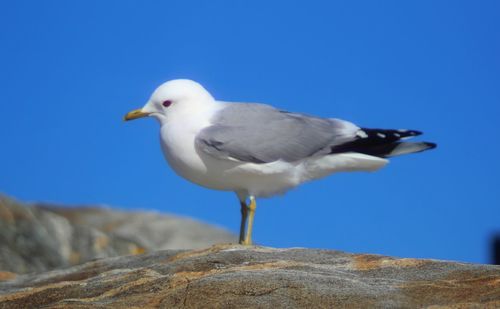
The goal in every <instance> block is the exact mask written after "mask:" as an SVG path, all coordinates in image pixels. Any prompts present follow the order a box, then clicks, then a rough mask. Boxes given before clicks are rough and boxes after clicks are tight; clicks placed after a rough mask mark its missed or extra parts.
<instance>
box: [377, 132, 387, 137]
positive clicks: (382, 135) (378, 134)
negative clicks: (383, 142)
mask: <svg viewBox="0 0 500 309" xmlns="http://www.w3.org/2000/svg"><path fill="white" fill-rule="evenodd" d="M377 136H378V137H380V138H385V134H384V133H380V132H379V133H377Z"/></svg>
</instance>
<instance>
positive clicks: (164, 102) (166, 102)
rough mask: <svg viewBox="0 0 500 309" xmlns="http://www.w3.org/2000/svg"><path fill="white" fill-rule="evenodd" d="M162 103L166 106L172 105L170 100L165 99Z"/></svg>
mask: <svg viewBox="0 0 500 309" xmlns="http://www.w3.org/2000/svg"><path fill="white" fill-rule="evenodd" d="M161 105H163V106H165V107H169V106H170V105H172V101H170V100H166V101H163V103H162V104H161Z"/></svg>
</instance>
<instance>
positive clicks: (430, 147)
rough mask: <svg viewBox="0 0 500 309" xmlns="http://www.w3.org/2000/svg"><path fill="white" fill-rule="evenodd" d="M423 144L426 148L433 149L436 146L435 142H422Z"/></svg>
mask: <svg viewBox="0 0 500 309" xmlns="http://www.w3.org/2000/svg"><path fill="white" fill-rule="evenodd" d="M423 143H424V144H425V145H427V147H428V148H427V149H434V148H436V147H437V146H438V145H437V144H436V143H431V142H423Z"/></svg>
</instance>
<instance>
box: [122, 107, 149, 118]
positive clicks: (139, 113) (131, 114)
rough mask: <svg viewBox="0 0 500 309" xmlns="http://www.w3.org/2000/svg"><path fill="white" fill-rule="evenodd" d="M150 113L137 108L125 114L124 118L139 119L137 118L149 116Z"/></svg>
mask: <svg viewBox="0 0 500 309" xmlns="http://www.w3.org/2000/svg"><path fill="white" fill-rule="evenodd" d="M149 114H150V113H145V112H143V111H142V109H140V108H139V109H136V110H133V111H131V112H129V113H127V114H126V115H125V117H123V120H125V121H128V120H134V119H137V118H142V117H147V116H149Z"/></svg>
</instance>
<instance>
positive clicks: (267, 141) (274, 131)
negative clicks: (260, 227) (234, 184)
mask: <svg viewBox="0 0 500 309" xmlns="http://www.w3.org/2000/svg"><path fill="white" fill-rule="evenodd" d="M358 130H359V128H358V127H356V126H354V125H353V124H351V123H349V122H346V121H343V120H338V119H324V118H319V117H313V116H308V115H304V114H298V113H290V112H286V111H282V110H278V109H275V108H273V107H272V106H269V105H264V104H256V103H238V104H228V105H227V106H225V107H224V109H222V110H221V111H219V112H218V113H217V114H216V116H215V117H214V119H212V126H209V127H208V128H205V129H204V130H202V131H201V132H200V133H199V134H198V136H197V138H196V145H197V147H198V148H199V149H201V150H202V151H204V152H206V153H209V154H211V155H213V156H215V157H217V158H228V157H230V158H234V159H237V160H240V161H245V162H253V163H267V162H273V161H276V160H280V159H281V160H283V161H287V162H293V161H298V160H301V159H304V158H307V157H310V156H314V155H318V154H328V153H329V152H330V149H331V148H332V147H333V146H335V145H339V144H343V143H346V142H349V141H352V140H354V139H355V138H356V135H355V132H356V131H358Z"/></svg>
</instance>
